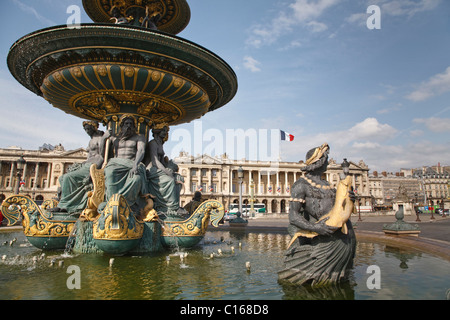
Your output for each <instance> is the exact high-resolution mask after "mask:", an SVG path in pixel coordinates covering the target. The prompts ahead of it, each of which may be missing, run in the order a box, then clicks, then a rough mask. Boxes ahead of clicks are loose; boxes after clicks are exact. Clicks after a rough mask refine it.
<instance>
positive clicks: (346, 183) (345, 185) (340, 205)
mask: <svg viewBox="0 0 450 320" xmlns="http://www.w3.org/2000/svg"><path fill="white" fill-rule="evenodd" d="M351 181H352V178H351V176H347V177H346V178H345V179H344V180H341V181H340V182H339V185H338V187H337V190H336V200H335V202H334V206H333V208H332V209H331V210H330V212H328V213H327V214H326V215H324V216H323V217H322V218H320V219H319V220H318V221H317V222H316V223H319V222H320V221H322V220H325V219H327V220H326V221H325V224H326V225H328V226H330V227H335V228H341V231H342V233H344V234H347V233H348V229H347V224H346V223H347V221H348V219H349V218H350V215H351V214H352V212H354V203H353V201H352V200H351V199H350V195H349V191H350V190H351V188H352V184H351ZM318 235H319V234H318V233H317V232H314V231H306V230H300V231H298V232H296V233H295V235H294V236H293V237H292V240H291V242H290V243H289V246H291V245H292V243H294V241H295V240H296V239H297V238H298V237H306V238H314V237H316V236H318Z"/></svg>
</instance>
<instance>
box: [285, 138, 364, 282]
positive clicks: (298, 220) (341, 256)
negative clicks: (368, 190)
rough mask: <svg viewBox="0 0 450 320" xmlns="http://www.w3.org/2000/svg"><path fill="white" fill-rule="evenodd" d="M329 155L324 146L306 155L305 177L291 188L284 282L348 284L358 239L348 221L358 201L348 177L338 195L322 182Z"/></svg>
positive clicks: (338, 189) (341, 183)
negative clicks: (288, 241) (289, 236)
mask: <svg viewBox="0 0 450 320" xmlns="http://www.w3.org/2000/svg"><path fill="white" fill-rule="evenodd" d="M329 150H330V148H329V146H328V144H327V143H324V144H323V145H322V146H320V147H317V148H314V149H311V150H310V151H308V153H307V154H306V162H305V164H306V166H305V168H304V169H303V170H304V172H305V175H304V176H303V177H301V178H300V179H299V180H297V181H296V182H295V183H294V185H293V186H292V198H291V199H290V205H289V227H288V231H289V233H290V235H291V237H292V240H291V242H290V245H289V247H288V249H287V251H286V254H285V261H284V268H283V270H282V271H280V272H279V274H278V276H279V280H280V281H281V282H287V283H292V284H295V285H303V284H310V285H311V286H321V285H326V284H330V283H333V284H335V283H338V282H341V281H345V280H346V278H347V276H348V271H349V270H350V269H351V267H352V266H353V258H354V256H355V249H356V238H355V233H354V231H353V228H352V225H351V222H350V221H349V218H350V215H351V213H352V212H354V201H355V195H354V193H353V190H352V186H351V177H350V176H347V177H345V178H343V179H342V180H341V181H340V182H339V184H338V186H337V189H334V188H333V187H332V186H330V184H329V183H328V182H327V181H326V180H323V179H321V176H322V174H323V173H325V171H326V170H327V166H328V153H329Z"/></svg>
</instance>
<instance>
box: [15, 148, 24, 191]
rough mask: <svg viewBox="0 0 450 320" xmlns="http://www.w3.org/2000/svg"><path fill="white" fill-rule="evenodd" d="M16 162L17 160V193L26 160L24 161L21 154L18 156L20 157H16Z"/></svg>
mask: <svg viewBox="0 0 450 320" xmlns="http://www.w3.org/2000/svg"><path fill="white" fill-rule="evenodd" d="M16 162H17V184H16V191H15V194H19V189H20V180H21V179H22V170H23V168H24V166H25V163H27V162H26V161H25V159H24V158H23V156H20V158H19V159H17V161H16Z"/></svg>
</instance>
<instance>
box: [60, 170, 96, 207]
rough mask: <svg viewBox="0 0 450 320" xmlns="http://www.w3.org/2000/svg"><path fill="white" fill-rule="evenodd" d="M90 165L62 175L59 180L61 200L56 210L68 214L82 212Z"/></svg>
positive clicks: (88, 181)
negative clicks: (63, 210)
mask: <svg viewBox="0 0 450 320" xmlns="http://www.w3.org/2000/svg"><path fill="white" fill-rule="evenodd" d="M91 165H92V163H83V164H81V166H80V167H79V168H78V169H76V170H73V171H70V172H68V173H66V174H63V175H62V176H61V177H60V178H59V184H60V186H61V200H60V201H59V203H58V208H61V209H65V210H67V212H68V213H70V214H72V213H77V212H80V211H82V210H83V209H84V208H85V207H86V204H87V192H88V191H89V190H91V188H90V171H89V170H90V167H91Z"/></svg>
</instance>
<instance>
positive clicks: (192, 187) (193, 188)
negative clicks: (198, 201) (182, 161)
mask: <svg viewBox="0 0 450 320" xmlns="http://www.w3.org/2000/svg"><path fill="white" fill-rule="evenodd" d="M191 191H192V192H195V191H197V184H196V183H195V182H192V183H191Z"/></svg>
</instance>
